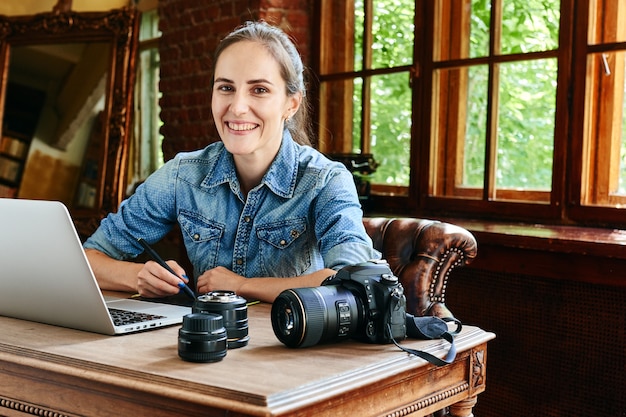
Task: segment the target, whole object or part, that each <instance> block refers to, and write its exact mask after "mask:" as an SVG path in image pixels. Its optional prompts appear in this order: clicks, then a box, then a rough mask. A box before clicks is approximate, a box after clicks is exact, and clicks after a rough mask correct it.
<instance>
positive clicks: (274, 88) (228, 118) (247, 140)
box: [211, 41, 301, 166]
mask: <svg viewBox="0 0 626 417" xmlns="http://www.w3.org/2000/svg"><path fill="white" fill-rule="evenodd" d="M300 100H301V96H300V95H295V96H291V97H288V96H287V93H286V86H285V81H284V80H283V78H282V77H281V75H280V66H279V65H278V62H277V61H276V60H275V59H274V57H273V56H272V55H271V54H270V53H269V52H268V51H267V49H266V48H265V47H264V46H262V45H261V44H259V43H257V42H252V41H242V42H237V43H235V44H233V45H230V46H229V47H227V48H226V49H225V50H224V51H223V52H222V53H221V55H220V56H219V58H218V60H217V62H216V65H215V82H214V87H213V98H212V104H211V105H212V111H213V118H214V120H215V125H216V127H217V131H218V133H219V135H220V138H221V139H222V142H223V143H224V146H225V147H226V149H228V151H229V152H231V153H232V154H233V155H235V158H236V159H239V158H238V157H241V156H244V157H249V156H252V157H253V158H255V160H256V161H258V162H264V163H266V164H268V166H269V163H271V161H272V160H273V159H274V157H275V156H276V154H277V153H278V149H279V148H280V142H281V139H282V132H283V123H284V120H285V119H286V118H289V117H291V116H293V114H294V113H295V112H296V111H297V109H298V106H299V105H300ZM246 159H247V158H246Z"/></svg>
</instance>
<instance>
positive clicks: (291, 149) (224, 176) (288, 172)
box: [202, 129, 299, 198]
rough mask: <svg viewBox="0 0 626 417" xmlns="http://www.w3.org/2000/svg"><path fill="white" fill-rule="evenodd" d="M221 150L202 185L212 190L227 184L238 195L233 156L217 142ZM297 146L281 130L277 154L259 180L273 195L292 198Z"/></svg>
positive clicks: (296, 170) (287, 134) (285, 132)
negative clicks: (281, 136)
mask: <svg viewBox="0 0 626 417" xmlns="http://www.w3.org/2000/svg"><path fill="white" fill-rule="evenodd" d="M218 146H221V147H222V150H221V151H220V152H219V156H218V157H217V160H216V161H215V164H214V165H213V168H212V169H210V170H209V173H208V175H207V176H206V177H205V178H204V181H203V182H202V185H203V186H204V187H208V188H213V187H216V186H218V185H220V184H224V183H228V184H229V185H230V188H231V190H232V191H233V192H234V193H236V194H237V193H239V190H240V186H239V180H238V179H237V172H236V170H235V161H234V159H233V155H232V154H231V153H230V152H228V151H227V150H226V148H225V147H224V144H223V143H221V142H219V145H218ZM298 146H299V145H297V144H296V143H295V142H294V141H293V138H292V137H291V133H289V131H288V130H287V129H285V130H283V138H282V141H281V144H280V148H279V150H278V154H276V157H275V158H274V161H273V162H272V164H271V165H270V167H269V169H268V170H267V172H266V173H265V175H264V176H263V179H262V180H261V184H262V185H266V186H267V187H268V188H269V189H270V190H272V192H273V193H275V194H276V195H279V196H281V197H284V198H290V197H292V196H293V193H294V190H295V187H296V178H297V174H298Z"/></svg>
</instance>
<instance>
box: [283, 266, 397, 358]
mask: <svg viewBox="0 0 626 417" xmlns="http://www.w3.org/2000/svg"><path fill="white" fill-rule="evenodd" d="M272 328H273V329H274V334H275V335H276V337H278V339H279V340H280V341H281V342H283V343H284V344H285V345H287V346H289V347H307V346H312V345H315V344H317V343H321V342H329V341H338V340H341V339H345V338H354V339H357V340H360V341H363V342H367V343H391V342H392V339H395V340H403V339H404V338H405V337H406V298H405V296H404V290H403V288H402V284H400V282H399V280H398V277H396V276H395V275H394V274H393V272H392V271H391V269H390V268H389V265H388V264H387V262H386V261H368V262H364V263H360V264H356V265H351V266H347V267H344V268H342V269H341V270H339V271H338V272H337V274H335V275H333V276H331V277H329V278H327V279H326V280H325V281H324V282H323V283H322V286H320V287H310V288H294V289H290V290H286V291H283V292H282V293H281V294H280V295H279V296H278V297H277V298H276V300H275V301H274V303H273V304H272Z"/></svg>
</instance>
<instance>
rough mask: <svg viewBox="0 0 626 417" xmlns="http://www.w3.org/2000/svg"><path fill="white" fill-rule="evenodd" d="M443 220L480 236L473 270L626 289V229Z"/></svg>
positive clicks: (456, 219)
mask: <svg viewBox="0 0 626 417" xmlns="http://www.w3.org/2000/svg"><path fill="white" fill-rule="evenodd" d="M441 220H442V221H446V222H449V223H453V224H456V225H459V226H462V227H464V228H466V229H467V230H469V231H470V232H471V233H472V234H473V235H474V236H475V237H476V240H477V241H478V256H477V258H476V260H474V262H472V264H470V265H469V267H470V268H476V269H485V270H490V271H494V272H499V273H519V274H527V275H533V276H541V277H546V278H553V279H561V280H571V281H582V282H588V283H593V284H603V285H611V286H619V287H626V230H619V229H608V228H607V229H604V228H587V227H579V226H553V225H542V224H521V223H497V222H488V221H480V220H466V219H458V218H446V219H441Z"/></svg>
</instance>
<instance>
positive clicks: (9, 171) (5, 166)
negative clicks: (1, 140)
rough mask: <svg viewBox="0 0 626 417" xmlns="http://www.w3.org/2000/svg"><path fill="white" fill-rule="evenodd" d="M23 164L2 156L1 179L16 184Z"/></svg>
mask: <svg viewBox="0 0 626 417" xmlns="http://www.w3.org/2000/svg"><path fill="white" fill-rule="evenodd" d="M21 169H22V164H21V163H20V162H18V161H15V160H13V159H9V158H6V157H3V156H2V155H0V178H2V179H4V180H6V181H11V182H16V181H17V180H18V178H19V175H20V170H21Z"/></svg>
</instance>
